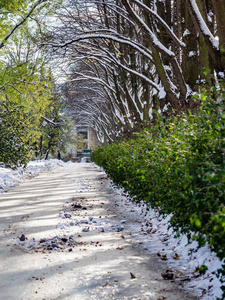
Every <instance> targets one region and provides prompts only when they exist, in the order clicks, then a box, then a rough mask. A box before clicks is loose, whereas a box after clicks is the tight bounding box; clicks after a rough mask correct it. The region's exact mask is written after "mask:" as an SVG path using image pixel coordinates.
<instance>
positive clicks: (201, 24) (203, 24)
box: [189, 0, 219, 50]
mask: <svg viewBox="0 0 225 300" xmlns="http://www.w3.org/2000/svg"><path fill="white" fill-rule="evenodd" d="M189 2H190V4H191V7H192V9H193V11H194V13H195V16H196V18H197V21H198V25H199V27H200V29H201V30H202V33H203V34H204V35H205V36H208V37H209V40H210V42H211V43H212V45H213V47H214V48H216V49H217V50H218V49H219V40H217V39H216V38H215V37H214V36H213V35H212V33H211V31H210V30H209V28H208V26H207V24H206V22H205V21H204V19H203V17H202V15H201V13H200V11H199V8H198V5H197V3H196V1H195V0H189Z"/></svg>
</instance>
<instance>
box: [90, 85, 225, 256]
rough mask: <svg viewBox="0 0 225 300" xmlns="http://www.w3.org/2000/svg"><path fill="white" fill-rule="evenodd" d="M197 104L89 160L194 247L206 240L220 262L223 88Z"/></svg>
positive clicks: (224, 204) (224, 185)
mask: <svg viewBox="0 0 225 300" xmlns="http://www.w3.org/2000/svg"><path fill="white" fill-rule="evenodd" d="M213 99H215V100H213ZM201 100H202V103H203V104H202V106H201V108H200V109H199V110H198V111H197V112H196V113H195V114H191V113H189V114H185V115H181V116H179V117H176V118H173V119H170V120H168V119H167V120H166V119H165V118H163V117H159V118H158V120H157V125H155V127H154V128H152V129H151V130H145V131H144V132H142V133H139V134H136V135H135V138H134V139H132V140H123V141H120V142H117V143H113V144H109V145H105V146H103V147H99V148H98V149H97V150H95V152H94V153H93V155H92V159H93V160H94V161H95V162H96V164H98V165H99V166H102V167H103V168H104V169H105V171H106V173H107V174H108V175H109V176H110V177H111V179H112V180H113V181H114V182H115V183H116V184H117V185H119V186H121V187H123V188H124V189H125V190H126V191H128V192H129V194H130V195H131V196H136V199H137V201H140V200H144V201H145V202H146V203H149V204H150V205H151V207H153V208H158V209H159V211H160V213H161V214H170V213H172V218H171V221H170V222H171V226H172V227H173V228H174V230H175V231H177V232H178V233H185V234H186V235H187V236H188V237H189V238H190V237H191V235H192V238H195V239H196V240H197V241H198V243H199V246H202V245H204V244H205V242H206V241H207V242H208V243H209V244H210V245H211V248H212V250H214V251H215V252H216V253H217V255H218V257H219V258H220V259H223V258H224V257H225V198H224V191H225V106H224V104H225V89H221V90H219V91H218V90H217V89H215V88H212V89H211V92H207V93H202V95H201ZM193 233H194V236H193Z"/></svg>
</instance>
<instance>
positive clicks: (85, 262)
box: [0, 163, 197, 300]
mask: <svg viewBox="0 0 225 300" xmlns="http://www.w3.org/2000/svg"><path fill="white" fill-rule="evenodd" d="M115 199H116V196H115V193H114V192H113V189H112V187H111V186H110V183H109V180H107V179H106V176H105V173H104V172H102V171H100V170H99V168H97V167H96V166H95V165H94V164H92V163H91V164H72V163H71V164H65V166H64V167H59V168H58V169H56V170H54V171H53V172H51V173H44V174H41V175H39V176H38V177H36V178H33V179H31V180H27V181H25V182H23V183H21V184H20V185H19V186H17V187H16V188H13V189H12V190H10V191H9V192H7V193H4V194H2V195H0V226H1V229H2V230H1V236H0V299H2V300H11V299H12V300H19V299H22V300H28V299H29V300H36V299H38V300H44V299H45V300H51V299H52V300H56V299H63V300H67V299H68V300H79V299H81V300H86V299H88V300H90V299H98V300H99V299H117V300H122V299H141V300H145V299H155V300H166V299H169V300H176V299H177V300H185V299H188V300H190V299H197V298H196V297H194V296H191V295H190V294H188V292H186V291H184V290H181V289H179V287H178V284H177V282H173V281H172V280H164V279H163V278H162V276H161V273H162V271H165V262H161V261H160V260H159V258H158V257H157V254H156V253H152V254H151V255H149V254H148V255H146V254H145V253H144V252H143V251H141V249H140V248H139V247H137V246H136V244H135V241H134V240H133V238H132V235H131V232H129V228H130V226H129V222H134V220H129V216H128V215H127V212H126V211H124V212H123V213H121V209H119V208H118V206H117V205H118V204H117V203H118V201H116V200H115ZM117 200H118V199H117Z"/></svg>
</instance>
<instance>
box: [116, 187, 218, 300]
mask: <svg viewBox="0 0 225 300" xmlns="http://www.w3.org/2000/svg"><path fill="white" fill-rule="evenodd" d="M116 192H117V196H116V197H117V198H118V202H117V203H118V205H119V209H120V211H121V213H124V212H125V211H126V213H124V217H126V215H127V216H128V217H129V218H132V217H133V218H134V220H136V222H134V223H132V222H129V224H130V225H129V229H128V230H130V232H131V233H132V237H133V238H134V240H135V244H136V246H137V247H140V246H141V248H142V249H143V250H144V251H147V252H149V253H157V254H158V256H159V258H161V259H162V260H166V264H167V265H168V266H169V268H170V269H171V270H173V271H179V272H180V276H179V277H180V278H181V279H183V283H184V286H185V288H187V289H189V290H192V291H196V292H197V295H198V296H199V297H200V299H203V300H216V299H217V298H221V297H222V291H221V289H220V286H221V283H220V280H219V279H218V278H217V276H216V271H217V270H218V269H220V268H221V265H222V263H223V262H221V261H220V260H219V259H218V258H217V256H216V254H215V253H214V252H211V251H210V249H209V247H208V245H206V246H204V247H202V248H200V249H197V242H196V241H192V242H190V243H189V244H188V240H187V237H186V236H185V235H181V236H180V237H177V238H176V237H175V233H174V232H173V230H172V229H168V225H169V220H170V216H167V217H166V218H162V216H159V213H158V212H157V210H155V209H151V208H147V206H146V205H145V204H144V203H140V204H137V203H135V202H133V201H132V199H130V198H129V197H127V196H124V194H123V192H122V191H121V190H116ZM202 265H206V266H207V267H208V270H207V271H206V273H205V274H204V275H200V276H199V272H196V268H198V267H200V266H202ZM163 271H166V270H163ZM179 277H178V279H179ZM181 282H182V280H181Z"/></svg>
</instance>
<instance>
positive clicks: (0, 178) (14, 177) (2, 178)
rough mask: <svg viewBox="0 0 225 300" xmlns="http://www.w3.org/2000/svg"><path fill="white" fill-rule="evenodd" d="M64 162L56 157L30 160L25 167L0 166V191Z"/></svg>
mask: <svg viewBox="0 0 225 300" xmlns="http://www.w3.org/2000/svg"><path fill="white" fill-rule="evenodd" d="M63 164H64V163H63V162H62V161H59V160H57V159H50V160H39V161H31V162H29V163H28V165H27V167H26V169H23V168H18V169H17V170H12V169H10V168H1V167H0V193H3V192H5V191H8V190H9V189H10V188H12V187H13V186H15V185H17V184H19V183H20V182H21V181H22V180H23V179H27V178H32V177H35V176H37V175H38V174H40V173H42V172H48V171H51V170H52V169H54V168H56V167H58V166H62V165H63Z"/></svg>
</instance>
